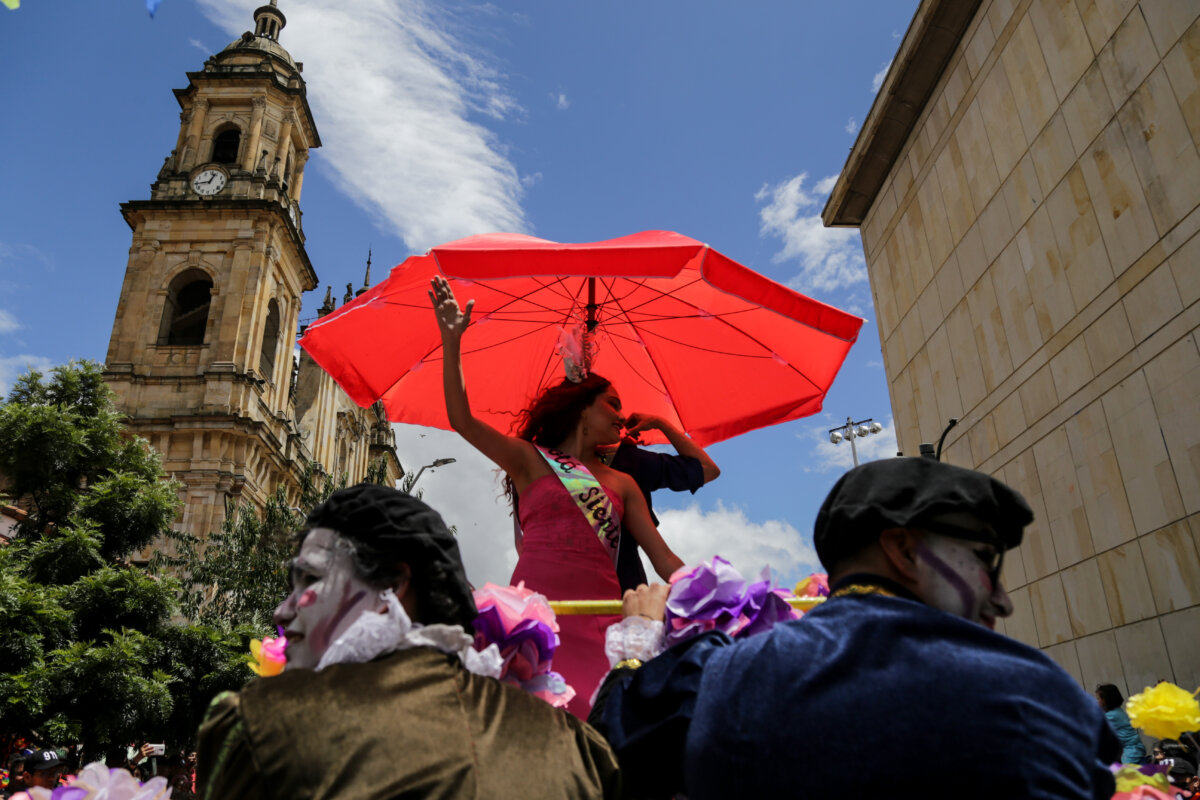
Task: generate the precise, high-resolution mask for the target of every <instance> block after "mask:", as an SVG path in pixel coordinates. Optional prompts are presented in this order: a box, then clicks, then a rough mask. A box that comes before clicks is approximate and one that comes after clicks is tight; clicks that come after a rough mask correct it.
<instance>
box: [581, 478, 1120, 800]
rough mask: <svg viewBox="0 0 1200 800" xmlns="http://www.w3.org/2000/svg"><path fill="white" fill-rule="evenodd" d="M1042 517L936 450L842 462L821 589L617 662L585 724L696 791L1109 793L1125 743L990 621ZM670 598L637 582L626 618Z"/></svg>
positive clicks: (674, 786)
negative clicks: (800, 600)
mask: <svg viewBox="0 0 1200 800" xmlns="http://www.w3.org/2000/svg"><path fill="white" fill-rule="evenodd" d="M1032 519H1033V514H1032V512H1031V511H1030V509H1029V506H1028V505H1027V504H1026V503H1025V501H1024V499H1023V498H1022V497H1021V496H1020V495H1019V494H1018V493H1016V492H1015V491H1013V490H1012V489H1010V488H1009V487H1007V486H1005V485H1004V484H1002V483H1000V482H999V481H997V480H995V479H993V478H991V477H989V476H987V475H984V474H982V473H979V472H974V471H971V470H966V469H960V468H958V467H953V466H950V465H947V464H941V463H938V462H937V461H933V460H931V459H922V458H897V459H889V460H885V461H876V462H872V463H869V464H865V465H863V466H861V467H857V468H855V469H853V470H851V471H850V472H848V473H847V474H846V475H844V476H843V477H842V478H841V480H839V481H838V482H837V484H836V485H835V486H834V488H833V490H832V491H831V492H830V494H829V497H828V498H827V499H826V500H825V503H824V504H823V506H822V507H821V510H820V513H819V514H818V515H817V520H816V525H815V529H814V537H813V538H814V542H815V545H816V549H817V554H818V556H819V557H820V559H821V563H822V564H824V565H825V567H826V569H827V570H828V571H829V578H830V589H831V597H830V599H829V600H828V601H826V602H825V603H823V604H822V605H820V606H818V607H817V608H816V609H815V610H813V611H810V612H809V613H808V614H806V615H805V617H804V618H803V619H800V620H795V621H791V622H787V623H783V624H781V625H777V626H776V627H775V628H774V629H773V630H771V631H770V632H768V633H764V634H761V635H758V636H752V637H750V638H748V639H745V640H742V641H739V642H737V643H733V642H731V641H730V640H729V638H728V637H726V636H725V635H724V634H722V633H716V632H710V633H705V634H702V635H700V636H698V637H696V638H694V639H691V640H689V641H686V642H683V643H681V644H679V645H676V646H675V647H673V648H672V649H670V650H668V651H667V652H665V653H663V654H662V655H660V656H658V657H657V658H654V659H652V660H650V661H648V662H647V663H646V664H645V665H641V664H640V663H638V662H636V660H635V661H631V662H628V663H624V664H618V665H617V669H615V670H614V671H613V672H612V673H610V675H609V677H608V678H607V679H606V682H605V684H604V685H603V687H602V689H601V697H600V699H599V700H598V702H597V703H596V706H595V708H594V709H593V712H592V718H591V721H592V722H593V724H595V725H596V727H597V728H598V729H599V730H600V731H601V733H603V734H604V735H605V736H606V737H607V738H608V740H609V743H610V744H611V745H612V746H613V749H614V750H615V751H616V753H617V756H618V758H619V760H620V762H621V768H622V771H623V778H624V781H625V783H626V785H627V786H628V787H629V788H630V789H631V790H632V792H633V793H634V794H635V795H637V796H647V797H669V796H671V795H672V794H673V793H680V792H681V793H683V794H685V795H686V796H687V797H688V798H690V800H706V799H707V798H726V797H783V796H787V797H889V798H914V799H915V798H921V799H922V800H934V799H936V798H947V800H948V799H949V798H961V797H964V796H970V797H972V798H976V800H978V798H995V799H996V800H1011V799H1012V798H1017V797H1020V798H1080V800H1107V798H1109V797H1110V796H1111V795H1112V793H1113V778H1112V775H1111V773H1110V772H1109V769H1108V765H1109V763H1111V762H1112V761H1114V760H1115V759H1116V758H1117V757H1118V756H1119V754H1120V748H1119V745H1118V743H1117V740H1116V736H1115V735H1114V734H1113V732H1112V729H1111V728H1110V727H1109V726H1108V723H1107V722H1106V721H1105V719H1104V716H1103V715H1102V714H1101V712H1100V709H1099V707H1098V706H1097V704H1096V702H1095V701H1094V700H1092V699H1091V698H1090V697H1089V696H1088V695H1087V694H1086V693H1085V692H1084V691H1083V690H1082V689H1081V688H1080V687H1079V686H1078V685H1076V683H1075V681H1074V680H1073V679H1072V678H1071V677H1070V676H1069V675H1067V673H1065V672H1064V671H1063V670H1062V669H1061V668H1060V667H1058V666H1057V665H1056V664H1055V663H1054V662H1053V661H1051V660H1050V659H1049V658H1047V657H1046V656H1045V655H1044V654H1042V653H1041V652H1039V651H1037V650H1034V649H1033V648H1030V647H1027V646H1026V645H1023V644H1021V643H1019V642H1017V641H1015V640H1013V639H1010V638H1008V637H1007V636H1003V635H1000V634H997V633H995V632H993V631H992V628H993V626H994V625H995V621H996V619H997V618H999V617H1005V616H1008V615H1009V614H1011V613H1012V604H1011V602H1010V601H1009V598H1008V595H1007V594H1006V593H1005V591H1004V588H1003V587H1002V586H1001V584H1000V571H1001V568H1002V565H1003V559H1004V552H1005V551H1006V550H1008V549H1010V548H1012V547H1015V546H1017V545H1018V544H1019V543H1020V541H1021V537H1022V534H1023V529H1024V527H1025V526H1026V525H1028V524H1029V523H1030V522H1031V521H1032ZM665 597H666V591H665V587H642V588H640V589H639V590H637V591H636V592H630V593H627V595H626V603H625V606H626V608H625V612H626V615H627V616H631V615H642V616H650V617H653V618H660V619H661V617H662V609H663V604H664V601H665ZM864 753H867V754H869V757H868V758H866V759H864V757H863V754H864Z"/></svg>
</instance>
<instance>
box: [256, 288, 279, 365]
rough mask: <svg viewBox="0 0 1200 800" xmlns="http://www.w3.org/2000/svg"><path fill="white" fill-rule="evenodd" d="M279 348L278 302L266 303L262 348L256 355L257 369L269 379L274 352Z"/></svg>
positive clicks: (273, 361) (273, 363) (273, 362)
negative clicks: (265, 322)
mask: <svg viewBox="0 0 1200 800" xmlns="http://www.w3.org/2000/svg"><path fill="white" fill-rule="evenodd" d="M278 349H279V303H277V302H275V301H274V300H271V302H270V303H268V304H267V324H266V325H265V326H263V339H262V350H261V351H260V352H259V355H258V370H259V372H261V373H262V375H263V377H264V378H268V379H270V377H271V375H272V373H274V372H275V352H276V351H277V350H278Z"/></svg>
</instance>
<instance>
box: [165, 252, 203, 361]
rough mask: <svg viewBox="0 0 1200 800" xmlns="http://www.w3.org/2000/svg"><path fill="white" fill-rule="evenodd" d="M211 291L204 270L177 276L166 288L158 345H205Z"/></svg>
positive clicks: (195, 270) (188, 271)
mask: <svg viewBox="0 0 1200 800" xmlns="http://www.w3.org/2000/svg"><path fill="white" fill-rule="evenodd" d="M212 288H213V283H212V278H210V277H209V275H208V273H207V272H204V271H203V270H199V269H189V270H187V271H186V272H183V273H180V274H179V275H177V276H175V279H174V280H173V281H171V285H170V286H168V287H167V301H166V303H165V304H164V305H163V317H162V323H161V324H160V325H159V328H158V343H159V344H165V345H200V344H204V334H205V331H206V329H207V328H208V309H209V305H210V304H211V303H212Z"/></svg>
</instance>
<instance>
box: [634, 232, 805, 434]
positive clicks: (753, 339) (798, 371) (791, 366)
mask: <svg viewBox="0 0 1200 800" xmlns="http://www.w3.org/2000/svg"><path fill="white" fill-rule="evenodd" d="M707 257H708V251H707V250H705V258H707ZM699 280H700V278H697V279H696V281H699ZM696 281H693V282H692V283H695V282H696ZM692 283H689V284H686V286H691V285H692ZM686 286H684V287H680V288H686ZM646 288H647V289H649V290H650V291H652V292H657V293H658V294H659V295H660V296H663V297H670V298H672V299H673V300H676V301H677V302H680V303H682V304H684V305H685V306H691V307H692V308H694V309H696V310H697V311H700V307H699V306H697V305H696V304H695V303H690V302H688V301H687V300H684V299H682V298H678V297H675V296H674V295H672V294H667V293H665V292H663V291H662V290H661V289H655V288H654V287H653V286H647V287H646ZM648 302H650V301H649V300H647V301H646V303H648ZM642 305H645V303H642ZM617 307H618V308H621V306H620V303H619V302H618V303H617ZM621 311H622V313H625V309H624V308H621ZM697 316H702V315H700V314H697ZM703 316H706V317H707V318H708V319H713V320H716V321H717V322H719V323H721V324H722V325H725V326H727V327H728V328H730V329H731V330H733V331H736V332H737V333H739V334H741V335H742V336H743V337H745V338H746V339H748V340H750V341H751V342H753V343H754V344H756V345H758V346H759V347H761V348H762V349H763V350H766V351H767V352H768V353H771V354H772V355H778V354H777V353H775V350H774V348H771V347H767V345H766V343H764V342H762V341H760V340H759V339H757V338H756V337H754V336H751V335H750V334H749V333H747V332H746V331H744V330H742V329H741V328H738V327H736V326H734V325H732V324H730V323H729V322H727V321H726V320H724V319H722V315H720V314H709V313H708V312H707V311H705V312H704V315H703ZM793 322H795V320H793ZM797 324H800V323H797ZM629 325H630V326H633V328H634V330H635V331H637V334H638V336H641V335H642V334H641V331H640V329H639V328H638V327H637V326H636V325H635V324H634V322H633V321H632V320H630V321H629ZM661 338H666V337H661ZM668 341H670V340H668ZM678 344H682V343H678ZM646 355H647V357H649V358H650V363H651V364H654V369H655V371H656V372H658V375H659V379H660V380H661V379H662V372H661V371H659V369H658V364H656V363H655V362H654V357H653V356H651V355H650V351H649V349H647V350H646ZM730 355H734V354H730ZM784 363H785V364H786V365H787V367H788V369H790V370H792V371H793V372H795V373H796V374H797V375H799V376H800V377H801V378H803V379H804V380H806V381H808V383H809V385H811V386H812V387H813V388H815V389H817V390H820V388H821V387H820V386H819V385H818V384H817V382H816V381H814V380H813V379H812V378H810V377H808V375H806V374H805V373H804V371H803V370H801V369H798V368H797V367H796V365H795V364H793V363H792V362H790V361H785V362H784ZM666 385H667V384H666V381H663V386H664V387H665V386H666ZM677 413H678V412H677ZM681 421H682V420H681Z"/></svg>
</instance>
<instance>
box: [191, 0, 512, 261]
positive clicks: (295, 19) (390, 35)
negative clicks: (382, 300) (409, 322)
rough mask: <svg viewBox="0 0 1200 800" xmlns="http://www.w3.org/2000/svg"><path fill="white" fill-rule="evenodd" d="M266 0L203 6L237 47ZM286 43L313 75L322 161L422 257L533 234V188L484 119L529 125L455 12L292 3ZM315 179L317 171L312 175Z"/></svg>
mask: <svg viewBox="0 0 1200 800" xmlns="http://www.w3.org/2000/svg"><path fill="white" fill-rule="evenodd" d="M259 4H260V2H259V0H201V6H202V8H203V9H204V11H205V13H206V14H207V15H208V16H209V17H210V18H212V19H213V20H214V22H216V23H217V24H218V25H220V26H221V27H222V28H224V29H225V30H226V31H227V32H229V33H230V34H231V37H232V36H235V35H237V34H238V33H240V32H241V31H243V30H245V29H246V28H247V27H249V25H250V24H251V19H252V12H253V10H254V8H255V7H256V6H257V5H259ZM287 19H288V24H287V27H286V28H285V29H284V30H283V32H282V34H281V36H280V43H281V44H282V45H283V46H284V47H286V48H287V49H288V51H289V52H290V53H291V54H292V55H293V56H294V57H295V58H296V59H297V60H300V61H303V62H304V64H305V71H304V75H305V78H306V80H307V81H308V99H309V102H310V103H311V104H312V106H313V114H314V116H315V118H316V120H317V125H318V128H319V130H320V131H321V138H322V140H323V141H324V145H325V146H324V147H322V148H321V149H320V150H317V151H315V152H314V161H315V162H316V163H319V164H321V165H322V166H324V165H328V166H329V167H330V168H331V171H332V172H333V179H334V180H335V182H336V183H337V184H338V185H339V187H340V188H341V189H342V190H343V191H345V192H346V194H347V195H348V196H350V197H351V198H352V199H353V200H354V201H355V202H356V203H357V204H358V205H359V206H361V207H362V208H363V209H365V210H366V211H367V212H368V213H370V214H372V216H374V217H375V219H376V220H377V222H378V223H379V224H380V225H381V227H385V228H387V229H390V230H393V231H395V232H396V233H397V234H399V235H400V236H401V237H402V238H403V239H404V242H405V244H406V245H408V246H409V247H410V248H412V249H413V250H424V249H427V248H429V247H431V246H433V245H435V244H438V243H441V242H444V241H448V240H451V239H456V238H460V237H462V236H467V235H470V234H474V233H482V232H487V231H514V232H523V231H526V230H527V229H528V224H527V222H526V219H525V215H524V211H523V210H522V208H521V204H520V200H521V193H522V187H521V181H520V179H519V177H518V173H517V170H516V168H515V166H514V165H513V164H512V163H511V162H510V161H509V160H508V158H507V157H506V156H505V154H504V152H503V148H502V146H501V144H500V142H499V141H498V140H497V137H496V135H495V134H494V133H493V132H492V131H491V130H489V129H488V128H487V127H485V126H484V125H482V124H480V123H478V122H476V121H474V120H473V119H472V117H477V116H479V115H482V116H484V117H488V118H491V119H493V120H501V119H505V118H507V117H509V116H513V115H518V114H520V111H521V110H520V108H519V106H518V105H517V103H516V101H515V100H514V99H513V98H512V96H511V95H510V94H509V93H508V92H507V90H506V89H505V88H504V85H503V76H502V75H500V74H499V73H498V72H497V71H496V70H495V69H494V68H493V67H491V66H490V65H489V56H488V55H487V54H485V53H482V52H480V51H479V50H478V49H477V48H474V47H473V46H472V45H470V44H468V43H467V41H466V40H465V39H464V38H463V37H461V36H459V35H458V34H457V33H456V31H457V30H458V29H457V28H456V27H455V25H456V23H454V22H452V21H451V18H450V12H448V11H446V10H444V9H442V8H441V7H440V6H439V5H438V4H433V3H426V2H423V1H422V0H347V2H341V3H329V2H326V1H325V0H289V2H288V4H287ZM310 168H311V165H310Z"/></svg>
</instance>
